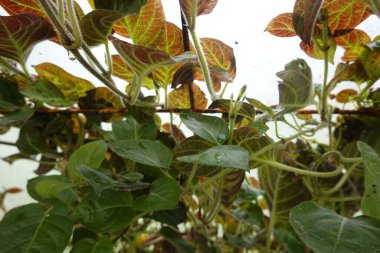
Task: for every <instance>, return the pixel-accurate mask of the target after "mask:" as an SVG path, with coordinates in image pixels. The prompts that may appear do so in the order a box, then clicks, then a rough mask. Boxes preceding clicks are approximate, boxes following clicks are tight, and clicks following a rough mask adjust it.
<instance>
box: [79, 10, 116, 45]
mask: <svg viewBox="0 0 380 253" xmlns="http://www.w3.org/2000/svg"><path fill="white" fill-rule="evenodd" d="M123 16H124V14H122V13H120V12H117V11H111V10H105V9H99V10H93V11H92V12H90V13H88V14H86V16H84V17H83V18H82V19H81V21H80V27H81V30H82V35H83V39H84V41H85V42H86V43H87V44H88V45H89V46H98V45H100V44H104V43H105V42H106V40H107V36H108V35H110V34H111V32H112V27H113V24H114V23H115V22H116V21H117V20H119V19H121V18H122V17H123Z"/></svg>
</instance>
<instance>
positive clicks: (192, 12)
mask: <svg viewBox="0 0 380 253" xmlns="http://www.w3.org/2000/svg"><path fill="white" fill-rule="evenodd" d="M217 3H218V0H179V5H180V6H181V10H182V12H183V13H184V15H185V19H186V22H187V25H188V27H189V29H190V30H194V29H195V23H196V22H195V20H196V17H197V16H200V15H204V14H209V13H211V12H212V10H213V9H214V8H215V6H216V4H217Z"/></svg>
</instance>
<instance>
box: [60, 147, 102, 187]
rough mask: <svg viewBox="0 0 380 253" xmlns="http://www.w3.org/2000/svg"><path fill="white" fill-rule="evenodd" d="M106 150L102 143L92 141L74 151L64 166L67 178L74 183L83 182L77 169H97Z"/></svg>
mask: <svg viewBox="0 0 380 253" xmlns="http://www.w3.org/2000/svg"><path fill="white" fill-rule="evenodd" d="M107 149H108V145H107V143H105V142H104V141H93V142H90V143H87V144H85V145H83V146H81V147H80V148H78V149H77V150H75V151H74V153H73V154H72V155H71V156H70V158H69V161H68V162H67V166H66V170H67V173H68V175H69V177H70V178H71V179H72V180H73V181H74V182H78V183H82V182H84V178H83V177H82V176H81V175H80V173H79V172H78V170H77V167H78V166H79V165H86V166H89V167H91V168H99V166H100V164H101V163H102V162H103V160H104V158H105V156H106V153H107Z"/></svg>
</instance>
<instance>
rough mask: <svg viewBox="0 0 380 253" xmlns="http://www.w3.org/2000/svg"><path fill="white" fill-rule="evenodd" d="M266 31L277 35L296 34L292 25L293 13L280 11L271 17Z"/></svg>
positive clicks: (288, 35) (289, 35) (291, 35)
mask: <svg viewBox="0 0 380 253" xmlns="http://www.w3.org/2000/svg"><path fill="white" fill-rule="evenodd" d="M265 31H266V32H269V33H270V34H272V35H274V36H277V37H293V36H296V35H297V34H296V32H295V31H294V27H293V14H292V13H282V14H280V15H278V16H277V17H275V18H273V19H272V20H271V21H270V22H269V24H268V26H267V28H265Z"/></svg>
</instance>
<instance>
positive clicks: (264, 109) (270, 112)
mask: <svg viewBox="0 0 380 253" xmlns="http://www.w3.org/2000/svg"><path fill="white" fill-rule="evenodd" d="M246 99H247V101H248V102H249V103H250V104H251V105H253V107H254V108H255V109H258V110H260V111H261V112H263V113H266V114H268V115H270V116H272V115H274V112H273V110H272V109H271V108H269V107H268V106H266V105H264V104H263V103H262V102H260V101H259V100H257V99H254V98H246Z"/></svg>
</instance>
